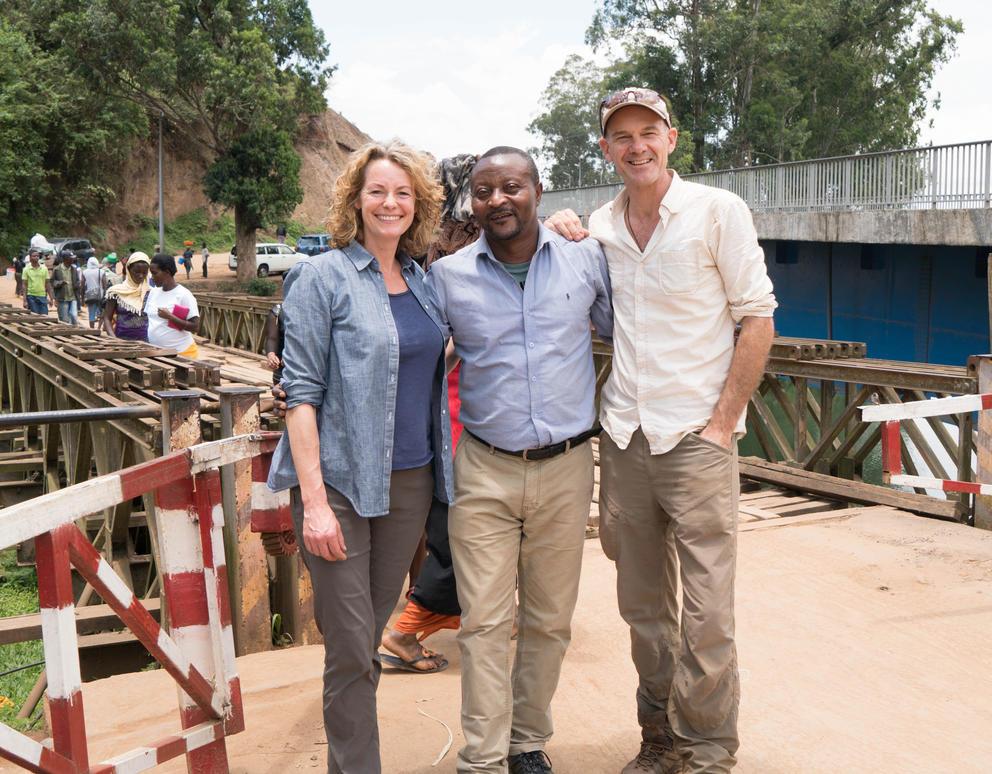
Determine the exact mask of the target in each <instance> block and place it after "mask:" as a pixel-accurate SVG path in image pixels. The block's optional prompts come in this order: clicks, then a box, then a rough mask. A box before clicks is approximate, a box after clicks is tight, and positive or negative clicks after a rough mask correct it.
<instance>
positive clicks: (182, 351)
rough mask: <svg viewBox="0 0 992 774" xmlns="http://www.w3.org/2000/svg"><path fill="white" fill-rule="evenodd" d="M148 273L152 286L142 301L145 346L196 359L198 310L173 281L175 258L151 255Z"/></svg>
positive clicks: (185, 292) (184, 289)
mask: <svg viewBox="0 0 992 774" xmlns="http://www.w3.org/2000/svg"><path fill="white" fill-rule="evenodd" d="M148 274H149V276H150V277H151V281H152V282H153V283H154V285H153V286H152V288H151V290H150V291H149V292H148V298H147V300H146V301H145V310H146V314H147V315H148V343H149V344H153V345H155V346H156V347H163V348H165V349H174V350H175V351H176V353H177V354H179V355H182V356H183V357H188V358H191V359H192V360H196V359H197V358H198V357H199V356H200V348H199V346H197V343H196V339H194V338H193V334H194V333H196V332H198V331H199V330H200V308H199V306H198V305H197V303H196V298H195V297H194V296H193V294H192V293H191V292H190V291H189V289H188V288H184V287H183V286H182V285H180V284H179V283H178V282H176V260H175V258H173V257H172V256H171V255H163V254H159V255H154V256H152V260H151V263H150V264H149V267H148Z"/></svg>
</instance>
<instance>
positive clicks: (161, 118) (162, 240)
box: [158, 112, 165, 253]
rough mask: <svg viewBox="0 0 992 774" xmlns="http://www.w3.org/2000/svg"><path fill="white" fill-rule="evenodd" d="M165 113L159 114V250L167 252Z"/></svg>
mask: <svg viewBox="0 0 992 774" xmlns="http://www.w3.org/2000/svg"><path fill="white" fill-rule="evenodd" d="M164 120H165V113H163V112H159V114H158V250H159V252H160V253H164V252H165V200H164V197H163V196H162V123H163V121H164Z"/></svg>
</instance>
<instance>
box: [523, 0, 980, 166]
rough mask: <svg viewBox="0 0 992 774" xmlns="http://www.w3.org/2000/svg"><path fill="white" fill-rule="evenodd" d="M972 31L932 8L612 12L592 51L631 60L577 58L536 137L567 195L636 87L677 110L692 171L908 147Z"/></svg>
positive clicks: (732, 3) (550, 96)
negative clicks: (616, 95)
mask: <svg viewBox="0 0 992 774" xmlns="http://www.w3.org/2000/svg"><path fill="white" fill-rule="evenodd" d="M961 31H962V26H961V24H960V22H958V21H956V20H954V19H952V18H951V17H949V16H942V15H940V14H938V13H936V12H935V11H933V10H932V9H931V8H930V7H929V4H928V2H927V0H603V1H602V2H601V3H600V6H599V8H598V9H597V11H596V14H595V15H594V17H593V20H592V22H591V24H590V26H589V29H588V31H587V34H586V39H587V42H588V43H590V44H591V45H592V46H593V47H594V48H596V49H597V50H600V51H606V52H617V51H619V52H622V53H621V54H620V55H619V56H614V57H613V58H612V59H611V61H610V62H609V63H608V64H607V65H606V66H604V67H596V66H594V65H593V64H592V63H591V62H589V61H588V60H585V59H582V58H581V57H572V58H570V59H569V60H568V61H567V62H566V63H565V65H564V66H563V67H562V69H561V70H559V71H558V72H557V73H555V75H554V76H553V77H552V79H551V82H550V83H549V85H548V87H547V89H546V91H545V93H544V106H545V109H544V112H543V113H542V114H541V115H540V116H538V118H536V119H535V120H534V122H533V123H532V124H531V126H530V129H531V131H532V132H534V133H535V134H537V135H538V136H539V137H540V138H541V145H540V146H539V148H537V149H536V150H537V151H538V153H539V154H540V155H542V156H543V157H544V158H545V159H546V160H547V161H548V162H549V163H550V168H551V172H550V176H551V178H552V180H553V181H555V184H560V183H558V182H557V181H560V180H563V179H567V178H568V177H569V176H572V177H575V176H576V174H577V166H578V163H579V162H578V160H579V159H582V164H583V165H584V166H585V165H589V164H591V163H592V161H591V160H590V159H591V157H592V156H595V155H597V154H598V150H596V149H594V148H593V147H592V146H593V144H594V141H595V139H596V138H597V137H598V134H599V127H598V124H597V119H596V113H595V108H596V105H597V104H598V101H599V98H601V95H602V94H604V93H606V92H608V91H610V90H613V89H616V88H620V87H623V86H647V87H650V88H654V89H656V90H657V91H659V92H660V93H662V94H663V95H665V96H666V98H668V100H669V102H670V104H671V107H672V109H673V113H674V118H675V120H676V122H677V124H678V126H679V130H680V140H679V145H680V148H681V151H682V152H683V153H684V152H686V151H689V153H690V157H689V158H688V159H686V158H685V157H684V156H682V157H678V156H677V157H676V159H674V160H673V166H675V167H676V169H680V167H679V164H682V165H683V168H681V169H680V171H689V170H688V169H685V168H684V165H685V164H686V162H687V161H688V167H689V168H690V169H691V170H692V171H700V170H703V169H710V168H717V167H735V166H746V165H752V164H767V163H774V162H781V161H795V160H799V159H807V158H817V157H824V156H834V155H845V154H851V153H857V152H864V151H872V150H881V149H888V148H899V147H906V146H910V145H913V144H915V143H916V142H917V141H918V137H919V129H920V124H921V122H922V121H924V120H925V119H926V115H927V109H928V106H929V105H928V99H927V98H928V94H929V91H930V86H931V83H932V80H933V76H934V73H935V72H936V70H937V68H938V67H939V66H940V65H941V64H942V63H944V62H946V61H947V59H948V58H949V57H950V56H951V55H952V54H953V51H954V45H955V39H956V36H957V35H958V34H959V33H960V32H961ZM583 91H584V92H585V94H580V92H583ZM590 97H591V98H590ZM581 100H584V103H583V107H582V108H581V109H579V108H578V107H577V104H578V102H579V101H581ZM569 106H575V107H576V109H575V110H574V111H572V112H570V110H569ZM580 135H584V136H586V137H588V138H589V139H588V140H587V141H586V142H585V143H584V144H583V143H579V141H578V139H577V138H578V137H579V136H580ZM687 135H688V136H687ZM566 136H569V137H572V138H573V142H574V143H576V144H575V145H574V146H568V147H565V146H564V145H563V144H562V140H563V138H564V137H566ZM562 151H565V152H562ZM676 162H677V163H676ZM599 169H601V166H600V167H599Z"/></svg>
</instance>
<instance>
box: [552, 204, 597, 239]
mask: <svg viewBox="0 0 992 774" xmlns="http://www.w3.org/2000/svg"><path fill="white" fill-rule="evenodd" d="M544 225H545V226H547V227H548V228H549V229H550V230H551V231H554V232H555V233H556V234H558V236H562V237H565V239H567V240H568V241H570V242H581V241H582V240H583V239H585V238H586V237H587V236H589V229H587V228H586V227H585V226H583V225H582V220H581V219H580V218H579V216H578V215H576V214H575V212H574V211H572V210H558V212H556V213H554V214H552V215H549V216H548V218H547V219H546V220H545V221H544Z"/></svg>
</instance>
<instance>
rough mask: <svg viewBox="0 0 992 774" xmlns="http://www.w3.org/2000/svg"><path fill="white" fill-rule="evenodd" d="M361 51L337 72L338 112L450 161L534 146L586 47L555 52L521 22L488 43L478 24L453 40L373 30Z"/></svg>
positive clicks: (333, 97) (375, 133)
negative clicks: (539, 119)
mask: <svg viewBox="0 0 992 774" xmlns="http://www.w3.org/2000/svg"><path fill="white" fill-rule="evenodd" d="M456 29H457V28H456ZM463 29H464V28H463ZM476 29H477V30H478V31H475V30H476ZM360 50H361V54H362V56H361V59H357V58H355V59H351V60H349V61H342V62H341V65H340V67H339V69H338V70H337V72H336V73H335V74H334V77H333V78H332V80H331V85H330V88H329V90H328V101H329V102H330V104H331V106H332V107H334V108H335V109H336V110H339V111H341V112H342V113H344V114H345V116H346V117H347V118H348V119H349V120H351V121H353V122H354V123H355V124H356V125H357V126H358V127H359V128H360V129H362V130H363V131H364V132H366V133H367V134H369V135H371V136H372V137H374V138H376V139H380V140H384V139H389V138H391V137H400V138H401V139H403V140H405V141H407V142H409V143H410V144H412V145H415V146H416V147H419V148H422V149H424V150H428V151H430V152H431V153H433V154H434V155H436V156H437V157H439V158H441V157H444V156H450V155H453V154H456V153H466V152H472V153H480V152H482V151H484V150H486V149H487V148H489V147H492V146H493V145H517V146H520V147H524V148H526V147H527V146H528V145H531V144H533V143H534V139H533V138H532V137H531V136H530V135H529V134H528V133H527V129H526V127H527V124H529V123H530V121H531V120H532V119H533V118H534V117H535V115H536V114H537V112H538V111H539V109H540V97H541V93H542V92H543V90H544V88H545V86H546V85H547V83H548V80H549V78H550V77H551V75H552V74H553V73H554V72H555V71H556V70H557V69H558V68H559V67H561V65H562V64H563V63H564V61H565V59H566V57H568V55H569V54H572V53H576V52H585V47H584V46H582V45H581V44H575V45H568V44H555V43H552V44H547V43H546V42H545V41H543V40H542V36H541V35H540V33H539V31H538V30H536V29H534V28H533V27H528V26H525V25H523V24H520V25H515V26H512V27H510V28H508V29H504V30H503V31H500V32H497V33H496V34H488V35H487V34H485V32H484V30H483V29H482V28H481V27H478V26H477V27H475V28H473V32H472V33H471V34H454V35H443V34H441V31H440V30H436V31H434V32H432V33H431V34H429V35H427V36H410V35H409V34H402V33H399V32H397V33H388V32H382V31H379V32H376V31H371V33H370V34H367V35H366V36H365V37H363V39H362V43H361V49H360ZM366 63H368V64H366Z"/></svg>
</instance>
